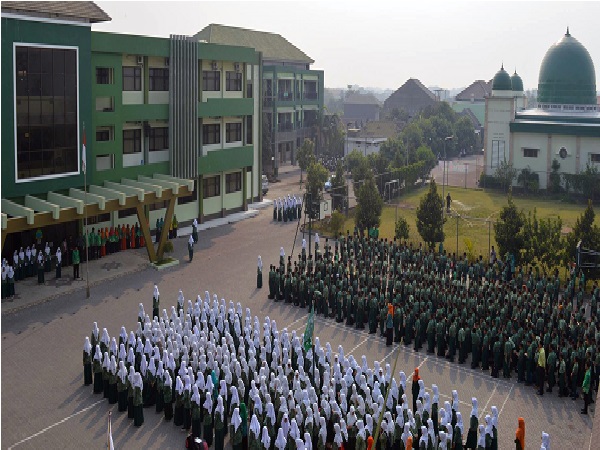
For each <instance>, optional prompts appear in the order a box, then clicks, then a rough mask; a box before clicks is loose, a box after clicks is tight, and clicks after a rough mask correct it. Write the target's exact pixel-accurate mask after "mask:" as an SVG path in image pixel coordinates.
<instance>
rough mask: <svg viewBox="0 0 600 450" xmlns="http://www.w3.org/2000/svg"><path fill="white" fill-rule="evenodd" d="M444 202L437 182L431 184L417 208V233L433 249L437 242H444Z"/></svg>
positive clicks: (432, 181) (433, 181)
mask: <svg viewBox="0 0 600 450" xmlns="http://www.w3.org/2000/svg"><path fill="white" fill-rule="evenodd" d="M443 208H444V201H443V200H442V196H441V195H439V194H438V192H437V186H436V184H435V180H433V179H432V180H431V183H430V184H429V192H427V194H425V195H424V196H423V197H421V202H420V204H419V207H418V208H417V231H418V232H419V234H420V235H421V238H422V239H423V241H425V243H426V244H427V245H428V246H429V248H433V247H434V246H435V244H436V243H437V242H443V241H444V217H443Z"/></svg>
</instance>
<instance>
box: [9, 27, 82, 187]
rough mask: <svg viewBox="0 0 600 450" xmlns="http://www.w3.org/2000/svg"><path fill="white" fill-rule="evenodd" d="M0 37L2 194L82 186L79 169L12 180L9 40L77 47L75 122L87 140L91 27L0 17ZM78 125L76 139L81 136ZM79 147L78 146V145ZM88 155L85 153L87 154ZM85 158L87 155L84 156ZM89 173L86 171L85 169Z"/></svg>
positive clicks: (10, 50)
mask: <svg viewBox="0 0 600 450" xmlns="http://www.w3.org/2000/svg"><path fill="white" fill-rule="evenodd" d="M1 28H2V39H1V41H2V42H1V49H2V50H1V51H2V67H1V69H0V70H1V74H2V88H1V91H0V92H2V109H1V111H2V141H1V142H2V150H1V151H2V172H1V173H2V196H3V197H5V198H10V197H15V196H23V195H25V194H40V193H45V192H48V191H50V190H59V189H68V188H70V187H80V186H83V173H81V174H78V175H72V176H66V177H63V178H54V179H50V180H39V181H29V182H25V183H15V132H14V127H15V117H14V107H15V104H14V102H15V95H14V69H13V44H14V43H15V42H16V43H21V42H22V43H30V44H41V45H64V46H73V47H78V49H79V50H78V58H79V123H80V124H83V123H85V124H86V125H87V126H86V135H87V140H88V142H89V141H90V138H91V130H90V128H91V123H92V107H91V79H92V76H91V61H90V56H91V31H90V28H89V27H85V26H73V25H66V24H65V25H62V24H60V25H59V24H49V23H43V22H37V21H35V22H34V21H27V20H17V19H10V18H5V17H4V18H2V19H1ZM82 133H83V132H82V125H81V126H80V131H79V138H80V143H81V140H82V139H83V134H82ZM79 148H81V146H79ZM88 158H89V157H88ZM88 160H89V159H88ZM88 173H89V172H88Z"/></svg>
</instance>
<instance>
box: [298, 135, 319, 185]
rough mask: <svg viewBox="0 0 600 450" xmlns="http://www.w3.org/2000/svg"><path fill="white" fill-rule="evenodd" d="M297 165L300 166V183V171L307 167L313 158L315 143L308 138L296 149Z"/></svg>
mask: <svg viewBox="0 0 600 450" xmlns="http://www.w3.org/2000/svg"><path fill="white" fill-rule="evenodd" d="M297 159H298V165H299V166H300V183H302V172H303V171H305V170H306V169H308V167H309V166H310V165H311V163H312V162H314V160H315V145H314V143H313V141H311V140H310V139H304V143H303V144H302V146H301V147H300V148H299V149H298V156H297Z"/></svg>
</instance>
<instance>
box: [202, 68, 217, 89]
mask: <svg viewBox="0 0 600 450" xmlns="http://www.w3.org/2000/svg"><path fill="white" fill-rule="evenodd" d="M202 90H203V91H220V90H221V72H220V71H218V70H203V71H202Z"/></svg>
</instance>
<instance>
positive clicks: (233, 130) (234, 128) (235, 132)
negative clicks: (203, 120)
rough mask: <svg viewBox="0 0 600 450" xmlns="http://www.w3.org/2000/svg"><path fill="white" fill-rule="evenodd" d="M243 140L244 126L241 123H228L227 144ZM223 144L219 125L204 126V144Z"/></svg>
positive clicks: (226, 127) (226, 131) (226, 128)
mask: <svg viewBox="0 0 600 450" xmlns="http://www.w3.org/2000/svg"><path fill="white" fill-rule="evenodd" d="M241 140H242V124H241V123H240V122H236V123H226V124H225V142H226V143H231V142H240V141H241ZM220 143H221V125H220V124H218V123H215V124H206V125H202V144H204V145H211V144H220Z"/></svg>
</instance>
